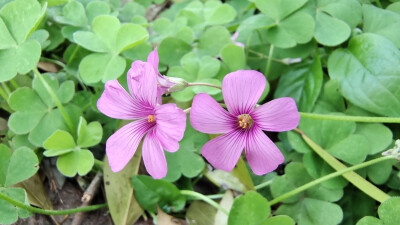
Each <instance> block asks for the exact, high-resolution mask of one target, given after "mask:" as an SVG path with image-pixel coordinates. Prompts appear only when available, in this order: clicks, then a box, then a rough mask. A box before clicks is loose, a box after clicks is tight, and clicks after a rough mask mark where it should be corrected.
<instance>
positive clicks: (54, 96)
mask: <svg viewBox="0 0 400 225" xmlns="http://www.w3.org/2000/svg"><path fill="white" fill-rule="evenodd" d="M33 72H34V73H35V75H36V76H37V77H39V79H40V80H41V81H42V83H43V86H44V87H45V88H46V90H47V92H48V93H49V94H50V96H51V98H52V99H53V101H54V103H55V104H56V106H57V108H58V109H59V110H60V112H61V115H62V116H63V118H64V120H65V123H66V124H67V126H68V128H69V129H70V131H71V132H72V133H73V134H75V129H74V126H73V124H72V121H71V119H70V118H69V116H68V114H67V112H66V111H65V109H64V107H63V105H62V103H61V101H60V100H59V99H58V97H57V95H56V94H55V93H54V91H53V89H51V87H50V86H49V84H48V83H47V81H46V80H45V79H44V78H43V76H42V74H40V73H39V71H38V69H37V68H34V69H33Z"/></svg>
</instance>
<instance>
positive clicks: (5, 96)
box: [0, 87, 8, 102]
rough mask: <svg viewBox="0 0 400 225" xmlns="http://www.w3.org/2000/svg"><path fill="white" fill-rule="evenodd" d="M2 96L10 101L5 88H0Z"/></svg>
mask: <svg viewBox="0 0 400 225" xmlns="http://www.w3.org/2000/svg"><path fill="white" fill-rule="evenodd" d="M0 95H1V97H2V98H4V100H5V101H6V102H7V101H8V95H7V93H6V92H5V91H4V90H3V88H1V87H0Z"/></svg>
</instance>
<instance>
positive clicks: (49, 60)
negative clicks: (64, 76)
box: [40, 57, 66, 68]
mask: <svg viewBox="0 0 400 225" xmlns="http://www.w3.org/2000/svg"><path fill="white" fill-rule="evenodd" d="M40 60H41V61H45V62H50V63H53V64H56V65H57V66H60V67H61V68H65V67H66V65H65V64H64V63H62V62H60V61H58V60H55V59H49V58H46V57H40Z"/></svg>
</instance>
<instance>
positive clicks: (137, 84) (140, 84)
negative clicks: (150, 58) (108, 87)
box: [127, 60, 158, 108]
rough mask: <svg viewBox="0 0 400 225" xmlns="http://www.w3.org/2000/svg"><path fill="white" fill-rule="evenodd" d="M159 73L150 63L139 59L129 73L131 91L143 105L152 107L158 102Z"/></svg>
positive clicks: (128, 80)
mask: <svg viewBox="0 0 400 225" xmlns="http://www.w3.org/2000/svg"><path fill="white" fill-rule="evenodd" d="M156 77H157V74H156V72H155V71H154V68H153V66H152V65H151V64H150V63H147V62H142V61H140V60H137V61H135V62H133V63H132V66H131V68H130V69H129V71H128V74H127V83H128V87H129V92H130V93H131V95H132V96H133V98H134V99H135V100H137V101H138V102H139V103H140V104H141V105H142V106H143V107H145V108H152V107H154V106H155V105H156V103H157V98H158V96H157V78H156Z"/></svg>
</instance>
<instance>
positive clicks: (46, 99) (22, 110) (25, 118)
mask: <svg viewBox="0 0 400 225" xmlns="http://www.w3.org/2000/svg"><path fill="white" fill-rule="evenodd" d="M43 78H44V80H45V82H46V83H47V84H48V86H49V87H50V88H51V89H52V90H53V92H55V93H56V95H57V96H58V98H59V100H60V101H61V103H67V102H69V101H70V100H71V99H72V96H73V94H74V83H73V82H72V81H66V82H64V83H62V84H61V86H59V83H58V80H57V79H55V78H54V76H50V75H45V74H44V75H43ZM32 86H33V89H30V88H28V87H23V88H19V89H17V90H16V91H14V92H13V93H12V94H11V95H10V98H9V105H10V107H11V108H12V109H13V110H15V112H14V113H12V114H11V116H10V118H9V121H8V125H9V127H10V130H12V131H13V132H15V133H16V134H28V133H29V141H30V142H31V143H32V144H34V145H35V146H42V144H43V142H44V140H46V139H47V138H48V137H49V136H50V135H51V134H52V133H53V132H54V131H55V130H57V129H62V130H68V128H67V125H66V124H65V122H64V118H63V116H62V114H61V112H60V110H59V109H58V108H54V107H55V103H54V101H53V99H52V97H51V96H50V95H49V93H47V90H46V88H45V87H44V86H43V83H42V81H41V80H40V79H39V78H35V79H34V80H33V81H32ZM65 111H66V113H67V114H68V116H69V117H70V118H71V120H73V121H77V119H78V118H77V116H78V117H79V115H80V109H79V108H77V107H75V106H74V105H66V106H65Z"/></svg>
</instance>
